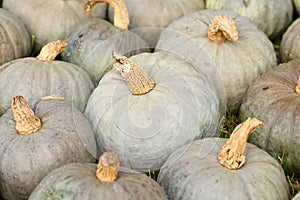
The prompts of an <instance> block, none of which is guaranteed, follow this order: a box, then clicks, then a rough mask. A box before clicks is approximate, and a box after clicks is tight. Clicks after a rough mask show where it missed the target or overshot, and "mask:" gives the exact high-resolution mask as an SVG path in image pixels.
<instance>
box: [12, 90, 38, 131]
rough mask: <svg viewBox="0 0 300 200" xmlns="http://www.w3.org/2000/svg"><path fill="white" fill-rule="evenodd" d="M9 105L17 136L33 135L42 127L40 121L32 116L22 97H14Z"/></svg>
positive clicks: (32, 113) (31, 111)
mask: <svg viewBox="0 0 300 200" xmlns="http://www.w3.org/2000/svg"><path fill="white" fill-rule="evenodd" d="M11 104H12V112H13V115H14V118H15V121H16V129H17V131H18V133H19V134H21V135H27V134H31V133H35V132H37V131H38V130H39V129H40V128H41V127H42V122H41V120H40V119H39V118H38V117H37V116H36V115H35V114H34V112H33V110H32V109H31V108H30V106H29V105H28V103H27V101H26V99H25V98H24V97H22V96H16V97H14V98H13V99H12V102H11Z"/></svg>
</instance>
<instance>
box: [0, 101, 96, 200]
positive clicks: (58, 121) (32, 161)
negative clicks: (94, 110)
mask: <svg viewBox="0 0 300 200" xmlns="http://www.w3.org/2000/svg"><path fill="white" fill-rule="evenodd" d="M29 104H30V105H29ZM29 104H28V103H27V101H26V99H25V98H24V97H22V96H16V97H14V98H13V99H12V107H11V109H9V110H8V111H7V112H6V113H5V114H4V115H2V116H1V117H0V133H1V134H0V141H1V146H0V161H1V162H0V191H1V193H2V195H3V197H4V199H28V197H29V195H30V194H31V192H32V191H33V189H34V188H35V187H36V186H37V185H38V183H39V182H40V181H41V180H42V178H43V177H44V176H46V175H47V174H48V173H49V172H50V171H52V170H54V169H56V168H58V167H60V166H62V165H64V164H67V163H72V162H95V160H96V159H95V155H96V154H95V151H96V149H95V147H96V143H95V139H94V135H93V133H92V129H91V126H90V124H89V122H88V121H87V120H86V119H85V117H84V116H83V114H82V113H81V112H80V111H79V110H78V109H76V108H75V107H73V106H72V105H71V104H70V103H69V102H66V101H64V100H62V99H61V98H58V97H54V96H49V97H45V98H43V99H37V100H35V101H31V102H29Z"/></svg>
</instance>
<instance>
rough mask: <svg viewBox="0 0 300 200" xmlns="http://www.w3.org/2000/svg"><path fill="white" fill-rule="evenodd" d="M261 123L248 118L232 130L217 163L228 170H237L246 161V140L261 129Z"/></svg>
mask: <svg viewBox="0 0 300 200" xmlns="http://www.w3.org/2000/svg"><path fill="white" fill-rule="evenodd" d="M263 126H264V124H263V122H261V121H259V120H258V119H256V118H248V119H247V120H246V121H245V122H243V123H241V124H239V125H238V126H237V127H235V129H234V130H233V132H232V134H231V135H230V138H229V139H228V141H227V142H226V144H225V145H224V146H223V147H222V148H221V150H220V153H219V155H218V159H219V163H220V164H221V165H223V166H224V167H226V168H228V169H239V168H241V167H242V166H243V164H244V163H245V161H246V146H247V140H248V137H249V136H250V134H251V133H253V132H254V131H255V130H256V129H258V128H262V127H263Z"/></svg>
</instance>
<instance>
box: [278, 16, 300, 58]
mask: <svg viewBox="0 0 300 200" xmlns="http://www.w3.org/2000/svg"><path fill="white" fill-rule="evenodd" d="M299 33H300V18H298V19H296V20H295V21H293V23H292V24H291V26H289V28H288V29H287V31H286V32H285V33H284V34H283V36H282V40H281V44H280V58H281V62H288V61H290V60H293V59H300V48H299V45H300V43H299Z"/></svg>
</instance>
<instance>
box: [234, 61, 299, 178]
mask: <svg viewBox="0 0 300 200" xmlns="http://www.w3.org/2000/svg"><path fill="white" fill-rule="evenodd" d="M299 75H300V61H299V60H292V61H290V62H288V63H283V64H280V65H278V66H276V67H275V68H273V69H272V70H269V71H268V72H266V73H265V74H264V75H262V76H261V77H260V78H259V79H258V80H257V81H256V82H255V83H253V84H252V85H251V86H250V87H249V89H248V91H247V95H246V96H245V99H244V100H243V103H242V105H241V110H240V117H241V118H242V119H244V118H245V117H246V116H254V117H257V118H260V119H261V120H263V121H264V123H265V127H264V128H262V129H260V130H257V131H256V132H255V134H253V135H251V136H250V138H249V142H251V143H253V144H255V145H257V146H258V147H260V148H262V149H263V150H265V151H267V152H269V153H270V154H271V155H272V156H273V157H274V158H278V157H282V156H283V155H284V158H285V161H284V162H285V163H286V164H285V165H286V166H285V167H286V171H287V172H292V173H295V174H300V165H299V162H300V152H299V146H300V140H299V137H300V121H299V119H300V118H299V116H300V109H299V105H300V96H299V95H300V92H299V89H297V90H296V88H298V87H296V86H297V83H298V79H299Z"/></svg>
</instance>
